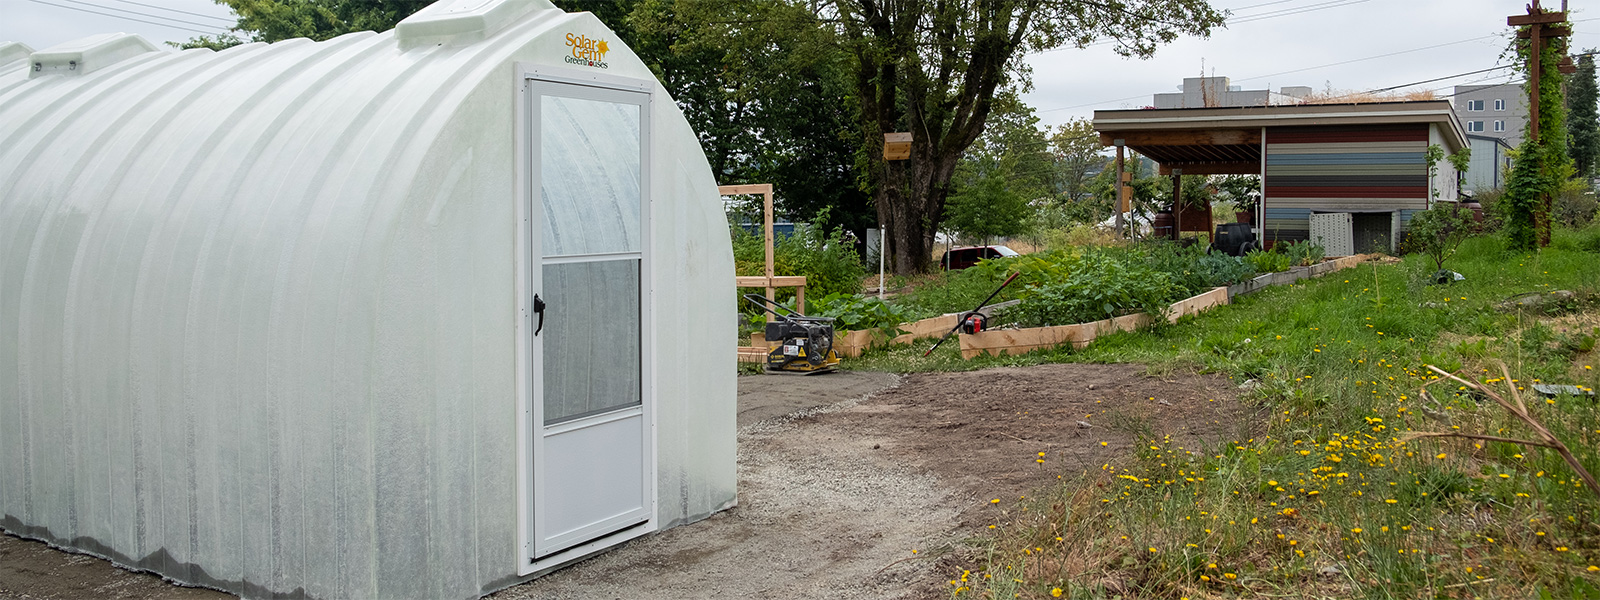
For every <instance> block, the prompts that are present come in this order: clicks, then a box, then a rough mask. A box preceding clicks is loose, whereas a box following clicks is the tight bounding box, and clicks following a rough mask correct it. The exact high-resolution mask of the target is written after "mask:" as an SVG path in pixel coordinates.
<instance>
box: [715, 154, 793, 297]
mask: <svg viewBox="0 0 1600 600" xmlns="http://www.w3.org/2000/svg"><path fill="white" fill-rule="evenodd" d="M717 193H718V194H721V195H724V196H742V195H749V196H755V195H760V196H761V203H762V210H761V215H762V217H761V221H762V231H764V232H765V236H766V242H767V247H766V250H767V262H766V268H765V270H764V274H763V275H762V276H760V277H736V278H735V279H736V280H737V281H736V282H735V283H736V285H738V286H739V287H766V289H767V298H769V299H772V300H776V299H777V298H776V296H777V293H778V289H777V288H780V287H793V288H795V291H794V307H795V312H796V313H800V314H805V311H806V278H805V277H803V276H794V277H778V276H777V270H776V268H775V267H774V265H773V259H772V255H773V240H774V239H776V238H775V237H774V234H773V231H772V212H773V211H772V184H770V183H753V184H748V185H719V186H717ZM752 283H755V284H757V285H747V284H752Z"/></svg>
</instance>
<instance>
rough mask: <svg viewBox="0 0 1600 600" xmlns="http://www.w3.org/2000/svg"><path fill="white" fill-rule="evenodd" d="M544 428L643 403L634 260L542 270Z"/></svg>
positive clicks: (637, 295) (570, 265) (637, 262)
mask: <svg viewBox="0 0 1600 600" xmlns="http://www.w3.org/2000/svg"><path fill="white" fill-rule="evenodd" d="M543 297H544V299H545V304H546V306H547V307H548V308H546V309H545V319H546V320H545V328H544V332H543V333H541V334H540V336H541V337H544V338H545V339H544V344H545V353H544V423H545V424H546V425H554V424H556V423H561V422H564V421H569V420H572V419H579V418H583V417H586V416H590V415H596V414H600V413H603V412H610V411H612V410H616V409H619V408H624V407H628V406H638V405H639V401H640V381H639V375H640V367H641V364H640V348H639V325H640V323H639V260H638V259H636V258H624V259H620V260H602V261H591V262H577V263H557V264H547V265H545V267H544V291H543Z"/></svg>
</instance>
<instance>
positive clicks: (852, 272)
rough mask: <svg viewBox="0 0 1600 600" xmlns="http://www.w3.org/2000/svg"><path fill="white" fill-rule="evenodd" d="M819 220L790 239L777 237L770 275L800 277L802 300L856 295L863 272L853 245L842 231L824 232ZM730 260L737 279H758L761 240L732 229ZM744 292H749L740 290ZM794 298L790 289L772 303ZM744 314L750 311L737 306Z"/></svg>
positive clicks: (761, 263)
mask: <svg viewBox="0 0 1600 600" xmlns="http://www.w3.org/2000/svg"><path fill="white" fill-rule="evenodd" d="M822 223H823V221H822V219H821V217H819V218H818V220H817V221H816V222H814V223H811V224H808V225H802V226H800V227H796V228H795V233H794V235H787V236H784V235H780V236H778V239H777V240H776V243H775V244H774V247H773V253H772V255H773V261H772V262H773V271H775V272H776V274H777V275H804V276H805V278H806V296H807V297H809V298H821V297H823V296H827V295H830V294H846V295H849V294H857V293H860V292H861V281H862V280H863V279H865V278H866V276H867V268H866V267H865V266H864V265H863V264H862V263H861V257H860V256H859V255H857V254H856V248H855V244H854V243H852V242H851V241H850V240H849V239H847V238H846V237H845V232H844V229H842V228H840V229H834V230H832V231H829V230H827V229H826V228H825V227H824V226H823V224H822ZM732 231H733V260H734V269H735V272H736V273H738V274H739V275H761V274H762V273H763V272H764V271H765V268H766V247H765V240H764V239H763V238H762V236H761V234H759V233H751V232H748V231H745V230H744V229H743V228H739V227H734V228H732ZM744 291H745V292H748V291H749V290H744ZM793 297H794V290H793V289H792V288H782V289H779V290H778V298H775V300H780V301H783V300H789V299H792V298H793ZM740 304H741V306H742V307H743V308H744V309H747V310H753V308H751V307H749V306H748V304H747V303H744V302H741V303H740Z"/></svg>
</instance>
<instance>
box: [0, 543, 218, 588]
mask: <svg viewBox="0 0 1600 600" xmlns="http://www.w3.org/2000/svg"><path fill="white" fill-rule="evenodd" d="M232 597H233V596H231V595H229V594H224V593H222V592H217V591H213V590H207V589H201V588H188V587H180V586H176V585H173V584H172V583H170V582H167V581H165V580H163V579H161V578H160V577H156V576H155V575H151V574H149V573H134V572H132V571H125V570H122V569H119V568H117V567H115V566H113V565H112V564H111V563H110V562H108V561H104V560H100V559H98V558H95V557H92V556H85V555H82V554H73V553H70V552H62V551H60V550H56V549H55V548H51V547H50V546H48V545H46V544H45V543H44V542H36V541H33V540H25V539H22V538H18V537H13V536H10V535H3V534H0V598H3V599H5V600H12V599H18V600H20V599H22V598H29V599H39V600H45V599H55V598H61V599H77V598H118V599H134V598H163V599H170V600H220V599H222V598H232Z"/></svg>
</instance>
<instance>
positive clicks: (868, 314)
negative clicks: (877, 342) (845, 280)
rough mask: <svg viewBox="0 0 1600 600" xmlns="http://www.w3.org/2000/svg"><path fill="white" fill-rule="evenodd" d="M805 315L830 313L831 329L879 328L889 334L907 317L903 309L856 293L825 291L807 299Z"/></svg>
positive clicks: (818, 315) (893, 333) (827, 314)
mask: <svg viewBox="0 0 1600 600" xmlns="http://www.w3.org/2000/svg"><path fill="white" fill-rule="evenodd" d="M806 304H807V305H809V306H810V308H811V312H810V313H807V316H816V317H832V318H833V328H834V331H840V332H843V331H859V330H862V329H874V328H881V329H883V330H884V332H885V333H887V334H889V335H890V336H891V337H892V336H896V335H900V333H902V332H901V330H900V324H901V323H905V322H907V321H910V320H912V319H910V318H909V313H908V311H906V309H904V308H901V307H899V306H895V305H894V304H892V303H889V302H885V301H883V300H879V299H877V298H876V297H874V296H863V295H859V294H828V295H827V296H823V297H821V298H814V299H810V300H808V301H807V302H806Z"/></svg>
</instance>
